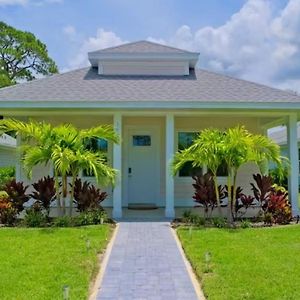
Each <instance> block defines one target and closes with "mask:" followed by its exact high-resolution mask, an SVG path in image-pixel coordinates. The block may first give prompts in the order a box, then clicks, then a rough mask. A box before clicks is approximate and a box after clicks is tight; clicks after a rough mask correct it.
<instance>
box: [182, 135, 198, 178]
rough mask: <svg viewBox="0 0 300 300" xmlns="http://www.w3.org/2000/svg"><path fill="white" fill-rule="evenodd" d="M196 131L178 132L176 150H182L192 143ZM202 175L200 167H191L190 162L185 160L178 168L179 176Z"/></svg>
mask: <svg viewBox="0 0 300 300" xmlns="http://www.w3.org/2000/svg"><path fill="white" fill-rule="evenodd" d="M198 134H199V133H198V132H178V150H184V149H186V148H188V147H190V146H191V145H192V144H193V141H194V140H195V138H196V137H197V136H198ZM197 175H202V168H201V167H193V166H192V162H186V163H185V164H184V165H183V166H182V168H181V169H180V170H179V177H191V176H197Z"/></svg>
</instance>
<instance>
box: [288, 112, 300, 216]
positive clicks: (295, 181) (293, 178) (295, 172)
mask: <svg viewBox="0 0 300 300" xmlns="http://www.w3.org/2000/svg"><path fill="white" fill-rule="evenodd" d="M287 138H288V153H289V159H290V164H291V169H290V172H289V178H288V187H289V199H290V202H291V204H292V212H293V216H297V215H298V214H299V207H298V189H299V154H298V138H297V115H296V114H291V115H289V117H288V124H287Z"/></svg>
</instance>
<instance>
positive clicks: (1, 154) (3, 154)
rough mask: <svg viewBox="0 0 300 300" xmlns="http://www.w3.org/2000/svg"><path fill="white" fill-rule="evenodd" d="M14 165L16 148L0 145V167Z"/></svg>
mask: <svg viewBox="0 0 300 300" xmlns="http://www.w3.org/2000/svg"><path fill="white" fill-rule="evenodd" d="M15 165H16V149H15V148H12V147H0V167H9V166H15Z"/></svg>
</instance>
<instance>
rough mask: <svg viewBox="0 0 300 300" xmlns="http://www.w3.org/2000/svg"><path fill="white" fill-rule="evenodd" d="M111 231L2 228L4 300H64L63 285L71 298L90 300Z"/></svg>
mask: <svg viewBox="0 0 300 300" xmlns="http://www.w3.org/2000/svg"><path fill="white" fill-rule="evenodd" d="M110 228H111V227H110V226H108V225H101V226H88V227H78V228H45V229H27V228H1V229H0V294H1V296H0V298H1V300H6V299H9V300H11V299H14V300H21V299H22V300H23V299H24V300H25V299H26V300H28V299H30V300H34V299H38V300H47V299H49V300H50V299H51V300H55V299H60V300H61V299H63V294H62V288H63V286H64V285H68V286H69V287H70V299H87V296H88V290H89V285H90V282H91V280H92V278H93V277H94V276H95V275H96V272H97V269H98V267H97V266H98V259H97V254H98V253H99V252H101V251H102V250H103V249H104V247H105V246H106V243H107V239H108V237H109V236H110V232H111V229H110ZM87 240H89V241H90V242H87ZM88 244H90V246H89V247H88Z"/></svg>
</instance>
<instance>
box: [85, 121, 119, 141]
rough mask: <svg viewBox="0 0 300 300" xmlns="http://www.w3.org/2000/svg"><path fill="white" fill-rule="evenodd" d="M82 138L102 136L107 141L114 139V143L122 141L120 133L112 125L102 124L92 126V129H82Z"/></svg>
mask: <svg viewBox="0 0 300 300" xmlns="http://www.w3.org/2000/svg"><path fill="white" fill-rule="evenodd" d="M79 135H80V138H81V139H86V138H102V139H104V140H107V141H112V142H114V143H117V144H118V143H119V142H120V137H119V135H118V134H117V133H116V132H115V131H114V128H113V126H111V125H101V126H97V127H92V128H90V129H82V130H81V131H80V132H79Z"/></svg>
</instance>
